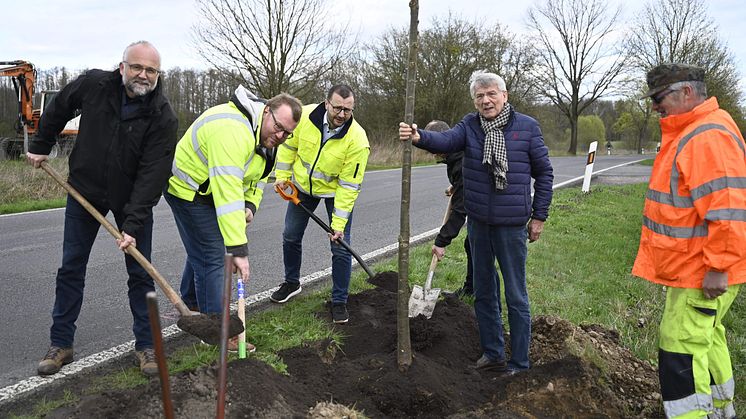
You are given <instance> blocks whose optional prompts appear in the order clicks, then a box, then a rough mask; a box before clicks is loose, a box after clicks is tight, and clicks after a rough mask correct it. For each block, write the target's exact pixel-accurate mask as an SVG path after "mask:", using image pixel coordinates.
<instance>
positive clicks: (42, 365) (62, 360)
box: [36, 346, 73, 375]
mask: <svg viewBox="0 0 746 419" xmlns="http://www.w3.org/2000/svg"><path fill="white" fill-rule="evenodd" d="M71 362H73V348H60V347H58V346H50V347H49V350H48V351H47V354H46V355H44V358H43V359H42V360H41V362H39V367H38V368H37V369H36V371H37V372H38V373H39V375H52V374H57V373H58V372H59V371H60V368H62V366H63V365H67V364H69V363H71Z"/></svg>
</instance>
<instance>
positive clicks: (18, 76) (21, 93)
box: [0, 60, 38, 132]
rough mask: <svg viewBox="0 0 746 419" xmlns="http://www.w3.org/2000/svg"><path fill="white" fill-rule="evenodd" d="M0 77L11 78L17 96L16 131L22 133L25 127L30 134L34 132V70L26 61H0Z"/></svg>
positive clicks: (35, 120) (35, 119)
mask: <svg viewBox="0 0 746 419" xmlns="http://www.w3.org/2000/svg"><path fill="white" fill-rule="evenodd" d="M0 77H11V78H12V80H13V87H14V88H15V91H16V95H17V96H18V130H19V131H22V130H23V126H24V125H26V126H28V127H29V131H30V132H33V131H35V130H36V122H37V120H38V118H34V82H35V81H36V68H34V65H33V64H31V63H29V62H28V61H22V60H16V61H0Z"/></svg>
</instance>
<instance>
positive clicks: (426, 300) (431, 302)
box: [409, 198, 451, 319]
mask: <svg viewBox="0 0 746 419" xmlns="http://www.w3.org/2000/svg"><path fill="white" fill-rule="evenodd" d="M450 215H451V198H448V206H447V207H446V215H445V216H444V217H443V224H445V223H446V221H448V217H449V216H450ZM443 224H441V225H443ZM436 266H438V256H437V255H433V259H432V260H431V261H430V270H429V271H428V273H427V280H426V281H425V288H422V287H421V286H419V285H415V286H413V287H412V293H411V294H409V317H417V316H419V315H423V316H425V318H426V319H429V318H430V317H432V316H433V311H434V310H435V303H437V302H438V296H439V295H440V288H430V287H431V286H432V284H433V276H434V275H435V267H436Z"/></svg>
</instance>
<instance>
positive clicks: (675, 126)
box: [660, 96, 720, 132]
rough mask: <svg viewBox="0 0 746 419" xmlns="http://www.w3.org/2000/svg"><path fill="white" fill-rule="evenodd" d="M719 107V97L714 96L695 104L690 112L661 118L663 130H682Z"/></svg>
mask: <svg viewBox="0 0 746 419" xmlns="http://www.w3.org/2000/svg"><path fill="white" fill-rule="evenodd" d="M718 109H720V105H719V104H718V100H717V98H716V97H715V96H713V97H711V98H709V99H707V100H705V101H704V102H702V103H700V104H699V105H697V106H695V107H694V109H692V110H691V111H689V112H685V113H680V114H677V115H670V116H667V117H665V118H661V120H660V123H661V130H662V131H664V132H665V131H679V130H682V129H684V128H686V127H687V126H688V125H689V124H691V123H692V122H694V121H696V120H698V119H700V118H702V117H703V116H705V115H707V114H709V113H712V112H715V111H716V110H718Z"/></svg>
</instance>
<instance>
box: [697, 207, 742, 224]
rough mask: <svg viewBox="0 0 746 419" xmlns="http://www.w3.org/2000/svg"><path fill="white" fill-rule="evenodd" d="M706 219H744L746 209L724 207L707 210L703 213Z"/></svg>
mask: <svg viewBox="0 0 746 419" xmlns="http://www.w3.org/2000/svg"><path fill="white" fill-rule="evenodd" d="M705 220H707V221H746V210H742V209H733V208H724V209H718V210H711V211H707V214H705Z"/></svg>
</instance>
